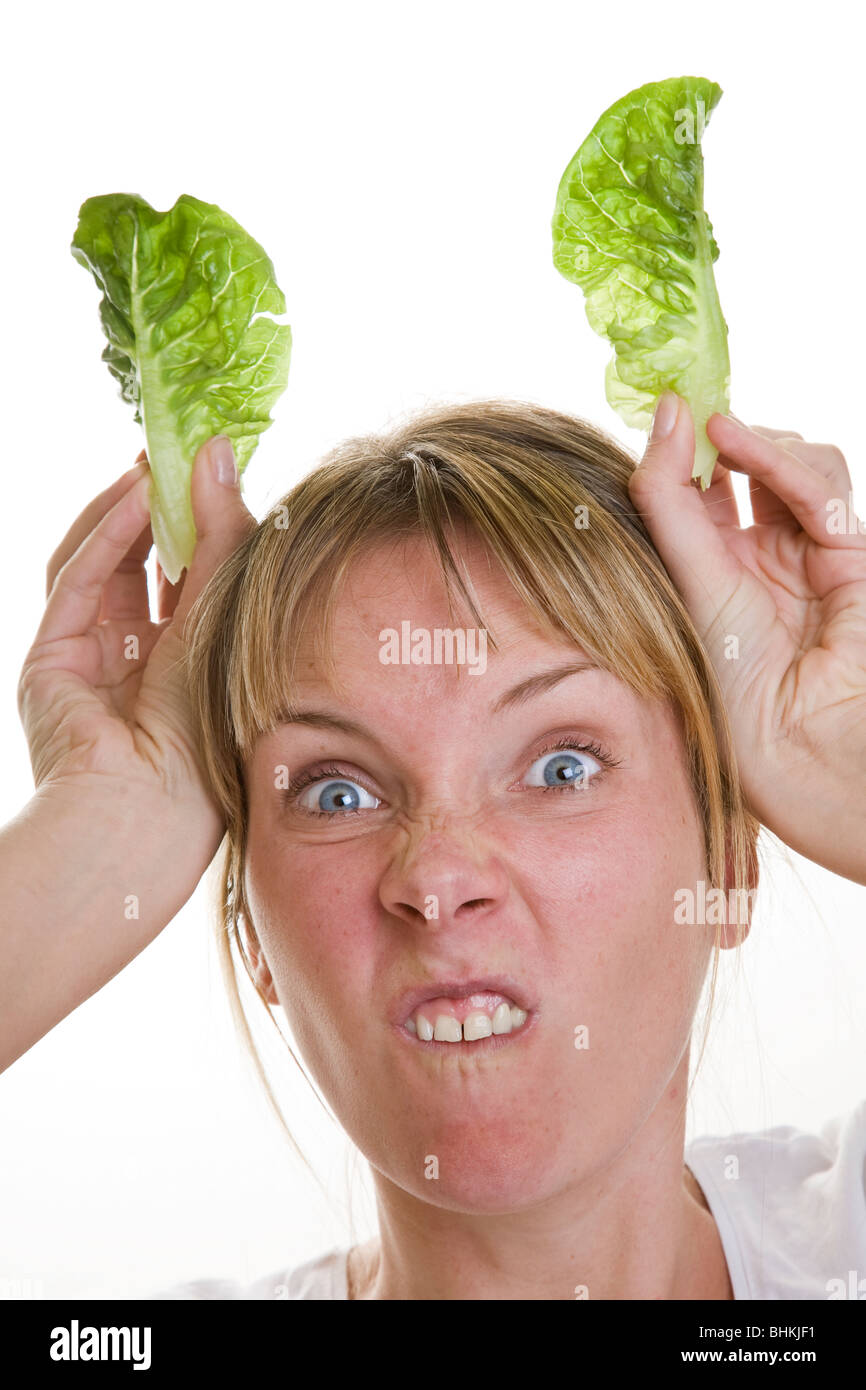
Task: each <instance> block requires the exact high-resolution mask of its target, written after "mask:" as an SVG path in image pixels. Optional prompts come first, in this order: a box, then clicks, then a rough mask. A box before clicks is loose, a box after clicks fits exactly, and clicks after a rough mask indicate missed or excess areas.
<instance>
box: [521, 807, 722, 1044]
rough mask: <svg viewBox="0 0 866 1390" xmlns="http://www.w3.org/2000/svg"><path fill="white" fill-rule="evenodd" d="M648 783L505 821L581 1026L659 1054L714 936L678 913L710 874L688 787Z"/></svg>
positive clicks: (679, 1038) (527, 893)
mask: <svg viewBox="0 0 866 1390" xmlns="http://www.w3.org/2000/svg"><path fill="white" fill-rule="evenodd" d="M648 793H649V789H643V788H641V787H638V788H637V789H636V794H635V795H634V796H633V797H631V798H630V799H628V800H620V801H618V802H617V805H616V808H615V810H612V809H609V808H602V809H600V810H599V811H597V812H591V813H587V814H584V815H581V816H577V817H566V816H563V817H561V818H560V819H558V820H557V819H556V818H554V817H550V818H548V819H547V821H546V824H544V825H543V826H542V825H540V824H539V825H538V826H537V827H536V826H529V827H527V826H526V825H525V824H524V825H523V826H521V825H519V824H518V823H516V822H515V821H513V820H512V821H511V822H510V823H509V822H508V821H507V820H506V821H503V823H502V824H501V825H500V826H499V827H497V844H499V845H500V848H501V852H502V853H503V855H504V856H506V857H507V861H508V863H509V864H510V865H511V866H512V867H513V870H514V873H515V876H516V885H517V887H518V889H519V893H520V896H521V897H522V898H523V900H524V901H525V903H526V905H527V907H528V909H529V912H530V913H531V915H532V917H533V918H534V920H535V921H536V922H538V923H540V924H543V926H544V930H545V933H546V934H547V936H548V944H549V949H550V952H551V955H552V957H553V960H552V966H553V970H554V972H555V974H554V975H553V976H552V978H555V979H557V980H560V981H562V982H563V984H562V986H561V993H562V998H563V999H564V1001H565V1005H566V1008H567V1010H568V1011H569V1012H570V1013H572V1014H573V1025H574V1026H575V1027H577V1026H582V1025H586V1026H587V1027H589V1028H590V1031H591V1033H594V1034H595V1036H597V1037H599V1038H605V1039H607V1043H608V1046H609V1049H610V1051H611V1054H613V1052H614V1051H615V1050H616V1049H619V1051H620V1052H621V1053H626V1052H629V1053H632V1054H633V1053H634V1052H636V1051H637V1052H644V1053H645V1054H646V1055H648V1056H650V1055H656V1056H660V1055H661V1054H663V1053H665V1052H666V1051H669V1050H670V1049H671V1048H672V1047H673V1048H674V1049H676V1048H678V1047H680V1046H681V1045H682V1042H683V1040H684V1037H685V1035H686V1034H687V1032H688V1028H689V1026H690V1023H691V1019H692V1016H693V1013H694V1009H695V1007H696V1004H697V1001H698V998H699V995H700V988H701V983H702V980H703V976H704V973H705V970H706V965H707V961H708V957H709V949H710V945H711V941H712V934H711V933H710V934H709V935H708V933H707V931H706V929H702V928H700V927H683V926H681V925H679V924H677V923H675V921H674V910H675V906H676V893H677V891H678V890H680V889H682V888H683V887H685V886H691V887H692V888H694V885H695V883H696V882H697V880H698V879H699V878H701V877H703V876H704V873H705V864H704V854H703V834H702V829H701V826H700V823H699V821H698V818H697V814H696V811H695V810H694V809H693V807H692V806H691V805H690V798H689V795H688V792H687V791H686V790H685V789H684V788H683V787H682V786H681V785H679V784H675V785H674V786H672V787H671V788H670V789H669V791H668V792H667V793H664V794H662V795H659V796H657V795H654V794H653V795H650V794H648ZM611 1066H613V1061H612V1063H611Z"/></svg>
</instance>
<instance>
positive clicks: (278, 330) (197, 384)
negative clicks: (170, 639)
mask: <svg viewBox="0 0 866 1390" xmlns="http://www.w3.org/2000/svg"><path fill="white" fill-rule="evenodd" d="M71 249H72V254H73V256H74V257H75V259H76V260H77V261H79V262H80V263H81V264H82V265H83V266H85V267H86V268H87V269H88V270H89V271H91V273H92V274H93V276H94V278H95V280H96V282H97V284H98V285H99V287H100V289H101V290H102V291H103V298H102V300H101V301H100V305H99V314H100V318H101V321H102V326H103V328H104V330H105V335H106V337H107V339H108V346H107V347H106V349H105V351H104V352H103V354H102V360H103V361H104V362H106V363H107V364H108V369H109V371H110V372H111V374H112V376H114V377H115V378H116V379H117V381H119V383H120V393H121V395H122V397H123V399H124V400H126V401H129V402H130V404H131V405H133V406H134V407H135V419H136V420H137V421H138V422H139V423H140V424H141V425H143V427H144V433H145V438H146V441H147V456H148V460H149V462H150V467H151V472H152V474H153V486H152V488H151V497H150V509H151V523H152V529H153V538H154V542H155V544H156V549H157V556H158V558H159V562H160V564H161V565H162V568H163V570H164V571H165V574H166V576H167V578H168V579H169V580H170V581H171V582H172V583H176V582H177V580H178V579H179V578H180V575H181V572H182V571H183V570H184V569H185V568H186V567H188V566H189V564H190V561H191V560H192V555H193V550H194V548H195V522H194V520H193V514H192V502H191V498H190V480H191V477H192V464H193V459H194V457H195V454H196V451H197V449H198V448H199V446H200V445H201V444H203V443H204V442H205V440H207V439H209V438H210V437H211V435H214V434H225V435H228V437H229V438H230V439H231V441H232V445H233V447H234V451H235V457H236V458H237V461H238V471H239V472H240V473H243V470H244V469H245V468H246V465H247V464H248V463H249V460H250V458H251V456H252V454H253V452H254V450H255V447H256V445H257V443H258V438H259V435H260V434H261V433H262V432H263V431H264V430H266V429H267V428H268V425H270V424H271V423H272V421H271V418H270V414H269V412H270V410H271V408H272V407H273V405H274V404H275V402H276V401H277V400H278V399H279V397H280V396H281V395H282V393H283V391H284V390H285V389H286V385H287V383H288V373H289V358H290V355H291V344H292V333H291V328H290V327H289V325H288V324H280V323H277V322H276V321H275V319H274V317H273V315H275V314H285V311H286V302H285V298H284V296H283V292H282V290H281V289H280V288H279V287H278V285H277V283H276V280H275V278H274V268H273V266H272V264H271V262H270V260H269V259H268V257H267V256H266V255H265V253H264V251H263V249H262V247H261V246H260V245H259V243H258V242H257V241H254V240H253V238H252V237H251V236H249V235H248V234H247V232H245V231H244V229H243V228H242V227H240V226H239V225H238V223H237V222H235V221H234V219H233V218H231V217H229V216H228V214H227V213H225V212H223V211H222V210H221V209H220V208H218V207H216V206H215V205H214V204H213V203H202V202H199V200H198V199H197V198H191V197H189V196H188V195H187V194H184V195H183V196H182V197H180V198H178V200H177V202H176V203H175V205H174V207H173V208H171V209H170V211H168V212H157V211H155V210H154V208H152V207H151V206H150V204H149V203H146V202H145V201H144V199H143V198H139V197H137V196H136V195H135V194H130V193H111V194H107V195H106V196H104V197H99V198H88V200H87V201H86V202H85V203H83V204H82V206H81V210H80V212H79V215H78V227H77V229H76V232H75V236H74V238H73V241H72V248H71Z"/></svg>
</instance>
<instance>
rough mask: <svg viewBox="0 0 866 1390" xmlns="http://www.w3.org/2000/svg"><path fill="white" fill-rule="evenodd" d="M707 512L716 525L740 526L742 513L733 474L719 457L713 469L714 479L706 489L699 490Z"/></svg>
mask: <svg viewBox="0 0 866 1390" xmlns="http://www.w3.org/2000/svg"><path fill="white" fill-rule="evenodd" d="M697 492H698V496H699V497H700V499H701V501H702V502H703V504H704V507H705V508H706V510H707V513H708V515H709V517H710V518H711V520H712V521H713V523H714V524H715V525H716V526H739V524H740V513H739V511H738V509H737V499H736V497H735V496H734V486H733V483H732V482H731V475H730V473H729V472H728V469H727V468H725V466H724V464H723V463H721V462H720V461H719V460H718V459H717V460H716V465H715V467H714V469H713V481H712V482H711V483H710V486H709V487H708V488H707V489H706V490H705V491H703V492H702V491H700V490H697Z"/></svg>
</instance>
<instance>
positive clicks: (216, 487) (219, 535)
mask: <svg viewBox="0 0 866 1390" xmlns="http://www.w3.org/2000/svg"><path fill="white" fill-rule="evenodd" d="M192 512H193V517H194V519H195V529H196V544H195V552H194V554H193V557H192V564H191V565H190V567H189V570H188V572H187V574H186V577H185V579H184V585H183V590H182V593H181V597H180V599H179V601H178V604H177V608H176V610H175V616H176V617H177V618H178V620H179V621H180V622H181V623H182V622H183V620H184V619H185V617H186V615H187V614H188V612H189V611H190V609H191V608H192V605H193V603H194V602H195V600H196V598H197V597H198V595H199V594H200V593H201V591H202V589H203V588H204V586H205V584H206V583H207V581H208V580H209V579H210V577H211V575H212V574H214V573H215V572H216V570H218V569H219V567H220V565H221V564H222V562H223V560H225V559H227V558H228V556H229V555H231V554H232V552H233V551H235V550H237V548H238V546H239V545H241V544H242V543H243V541H245V540H246V538H247V536H249V535H250V534H251V532H253V531H254V530H255V528H256V526H257V525H258V523H257V521H256V519H255V517H254V516H253V514H252V512H251V511H250V510H249V508H248V507H247V506H246V505H245V503H244V502H243V501H242V499H241V493H240V480H239V473H238V467H237V461H236V459H235V454H234V449H233V448H232V442H231V440H230V439H229V438H228V436H227V435H224V434H217V435H214V436H213V438H212V439H209V440H207V442H206V443H205V444H203V445H202V446H201V448H200V449H199V451H198V453H197V454H196V456H195V460H194V461H193V469H192Z"/></svg>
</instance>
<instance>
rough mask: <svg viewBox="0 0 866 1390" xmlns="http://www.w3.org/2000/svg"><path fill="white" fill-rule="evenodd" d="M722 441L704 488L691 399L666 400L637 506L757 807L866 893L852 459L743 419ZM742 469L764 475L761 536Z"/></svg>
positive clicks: (721, 427)
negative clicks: (716, 694)
mask: <svg viewBox="0 0 866 1390" xmlns="http://www.w3.org/2000/svg"><path fill="white" fill-rule="evenodd" d="M668 406H670V407H672V408H673V407H676V406H678V409H677V410H673V411H672V413H671V414H668V413H667V408H668ZM665 424H667V425H669V426H670V428H669V429H668V430H667V431H665V429H664V425H665ZM707 433H708V435H709V436H710V438H711V440H712V442H713V443H714V444H715V445H716V447H717V448H718V449H719V451H720V452H719V460H718V463H717V464H716V470H715V473H714V476H713V482H712V485H711V486H710V487H709V488H708V489H707V491H706V492H704V493H703V494H702V493H701V492H699V491H698V490H697V488H696V487H694V486H693V485H692V484H691V482H690V475H691V469H692V460H693V457H694V430H693V427H692V421H691V417H690V415H689V409H688V406H687V405H686V403H685V402H684V401H682V400H680V398H679V397H677V396H675V395H673V393H669V394H668V396H667V398H666V397H662V400H661V401H660V403H659V407H658V409H657V411H656V420H655V423H654V427H653V433H652V435H651V437H650V443H649V446H648V448H647V452H646V455H645V457H644V459H643V461H642V463H641V465H640V466H639V467H638V468H637V469H636V470H635V472H634V473H633V475H632V477H631V480H630V484H629V490H630V493H631V498H632V501H633V502H634V504H635V506H636V508H637V509H638V511H639V512H640V513H641V515H642V517H643V519H644V522H645V524H646V526H647V529H648V530H649V532H650V535H651V536H652V539H653V541H654V543H655V546H656V549H657V550H658V551H659V554H660V555H661V557H662V560H663V561H664V563H665V566H666V568H667V570H668V573H669V574H670V576H671V578H672V579H673V581H674V583H675V584H676V586H677V588H678V589H679V591H680V593H681V594H682V595H683V598H684V600H685V602H686V605H687V607H688V609H689V611H690V613H691V615H692V618H693V619H694V622H695V625H696V627H697V629H698V631H699V632H700V634H701V636H702V638H703V641H704V645H705V646H706V648H707V650H708V651H709V654H710V656H711V658H712V660H713V664H714V666H715V669H716V672H717V674H718V677H719V681H720V683H721V687H722V690H723V692H724V697H725V704H726V707H727V711H728V716H729V718H730V721H731V726H732V729H733V733H734V741H735V745H736V751H737V759H738V763H739V767H740V775H741V777H742V781H743V786H744V789H745V792H746V796H747V798H748V801H749V804H750V806H751V809H752V810H753V812H754V814H755V815H756V816H757V817H758V818H759V819H760V820H761V821H762V822H763V824H764V825H766V826H767V827H768V828H769V829H770V830H772V831H773V832H774V834H776V835H778V836H779V838H780V839H781V840H784V842H785V843H786V844H788V845H790V846H791V847H792V848H793V849H795V850H796V851H797V852H798V854H803V855H805V856H806V857H807V858H808V859H812V860H814V861H815V863H817V864H821V865H823V866H824V867H825V868H827V869H831V870H832V871H833V872H834V873H837V874H841V875H842V876H843V877H845V878H850V879H853V880H854V882H856V883H863V884H866V525H864V523H863V522H861V521H859V519H858V518H857V517H856V516H855V515H854V513H853V510H852V507H851V476H850V474H849V472H848V467H847V464H846V462H845V459H844V457H843V456H842V454H841V453H840V451H839V450H838V449H837V448H836V447H835V446H834V445H832V444H811V443H808V442H807V441H806V440H804V439H803V438H802V436H801V435H799V434H796V433H794V432H793V431H783V430H769V429H758V428H755V429H749V428H748V427H747V426H746V425H743V424H742V423H741V422H739V421H738V420H736V419H735V418H733V417H730V416H725V415H712V416H710V419H709V422H708V424H707ZM732 469H733V470H735V471H736V472H740V473H745V474H747V475H748V478H749V493H750V497H751V505H752V515H753V518H754V524H753V525H752V526H749V527H741V526H740V522H739V517H738V513H737V504H736V500H735V498H734V494H733V489H732V486H731V478H730V470H732Z"/></svg>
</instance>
